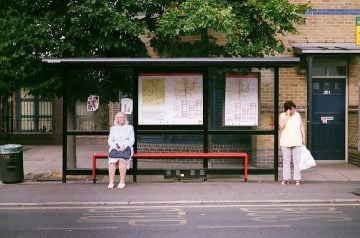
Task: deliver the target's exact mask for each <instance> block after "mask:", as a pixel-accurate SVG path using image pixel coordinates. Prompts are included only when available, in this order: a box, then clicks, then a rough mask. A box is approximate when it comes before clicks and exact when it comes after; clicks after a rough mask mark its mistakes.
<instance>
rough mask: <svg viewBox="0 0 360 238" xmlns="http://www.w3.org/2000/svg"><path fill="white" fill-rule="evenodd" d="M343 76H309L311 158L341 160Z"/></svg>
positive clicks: (343, 116) (343, 101)
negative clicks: (311, 83) (311, 86)
mask: <svg viewBox="0 0 360 238" xmlns="http://www.w3.org/2000/svg"><path fill="white" fill-rule="evenodd" d="M345 82H346V80H345V79H344V78H338V79H336V78H333V79H332V78H318V79H316V78H315V79H313V92H312V100H313V108H312V110H313V111H312V117H311V119H312V120H311V125H312V154H313V156H314V158H315V160H345Z"/></svg>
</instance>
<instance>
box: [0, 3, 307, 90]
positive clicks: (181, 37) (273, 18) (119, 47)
mask: <svg viewBox="0 0 360 238" xmlns="http://www.w3.org/2000/svg"><path fill="white" fill-rule="evenodd" d="M309 7H310V4H308V3H306V4H298V5H297V4H290V3H289V2H288V1H287V0H121V1H120V0H33V1H27V0H16V1H13V0H1V9H0V16H1V18H0V32H1V34H0V93H1V94H4V93H10V92H13V91H14V90H16V89H19V88H20V87H24V88H27V89H29V90H30V93H32V94H35V95H44V96H53V95H59V94H60V93H61V91H60V88H61V81H60V80H59V78H60V75H59V72H58V71H53V70H51V69H49V68H47V67H44V65H42V64H41V58H44V57H145V56H148V53H147V49H146V45H145V44H144V42H147V43H150V44H151V47H152V48H153V49H154V50H155V52H156V53H157V54H158V55H159V56H168V57H177V56H214V57H216V56H264V55H273V54H275V53H277V52H282V51H283V50H284V46H283V44H282V42H281V41H280V40H279V38H278V35H280V34H285V33H296V28H295V26H296V24H303V23H304V22H305V19H304V15H303V14H304V13H305V12H306V10H307V9H308V8H309ZM144 35H146V37H144ZM192 36H193V38H191V37H192ZM189 39H190V40H189ZM194 39H195V40H194ZM146 40H147V41H146ZM147 46H148V47H149V45H147ZM123 74H124V77H125V78H126V72H125V73H123ZM70 77H72V78H74V80H75V79H78V80H80V81H79V85H92V87H94V88H95V89H96V90H100V89H104V88H106V89H109V88H110V89H111V88H113V83H114V80H113V78H114V77H118V72H116V73H114V72H113V73H108V72H107V71H104V70H102V69H93V70H88V71H81V72H80V73H78V72H77V73H74V74H73V75H70ZM127 84H128V83H127ZM83 87H84V86H83ZM88 87H90V86H88ZM80 89H81V87H80ZM76 90H79V88H76ZM82 92H84V93H85V90H83V91H82V90H80V91H78V92H77V93H76V94H74V95H78V96H79V97H80V96H81V97H82V96H83V94H84V93H82ZM86 93H88V92H86Z"/></svg>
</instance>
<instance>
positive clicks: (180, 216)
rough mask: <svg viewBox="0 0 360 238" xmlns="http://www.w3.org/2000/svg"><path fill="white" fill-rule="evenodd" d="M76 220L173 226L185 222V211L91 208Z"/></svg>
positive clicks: (158, 208) (155, 208)
mask: <svg viewBox="0 0 360 238" xmlns="http://www.w3.org/2000/svg"><path fill="white" fill-rule="evenodd" d="M77 222H83V223H89V222H94V223H99V222H106V223H109V222H123V223H128V224H129V225H131V226H175V225H185V224H186V223H187V220H186V213H185V211H184V210H182V209H180V208H161V207H151V208H124V207H121V208H119V207H117V208H108V207H103V208H91V209H88V210H87V211H86V212H84V213H83V214H82V216H81V217H80V218H79V219H78V220H77Z"/></svg>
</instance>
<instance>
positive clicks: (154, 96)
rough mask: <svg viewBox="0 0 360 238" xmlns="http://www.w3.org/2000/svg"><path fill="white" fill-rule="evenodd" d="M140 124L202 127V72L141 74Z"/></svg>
mask: <svg viewBox="0 0 360 238" xmlns="http://www.w3.org/2000/svg"><path fill="white" fill-rule="evenodd" d="M138 90H139V91H138V95H139V107H138V115H139V125H202V124H203V76H202V74H200V73H158V74H157V73H153V74H139V89H138Z"/></svg>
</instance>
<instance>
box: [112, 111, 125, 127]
mask: <svg viewBox="0 0 360 238" xmlns="http://www.w3.org/2000/svg"><path fill="white" fill-rule="evenodd" d="M120 116H124V117H125V124H127V123H128V120H127V115H126V114H125V112H118V113H116V114H115V118H114V125H115V126H118V125H120V124H119V121H118V118H119V117H120Z"/></svg>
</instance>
